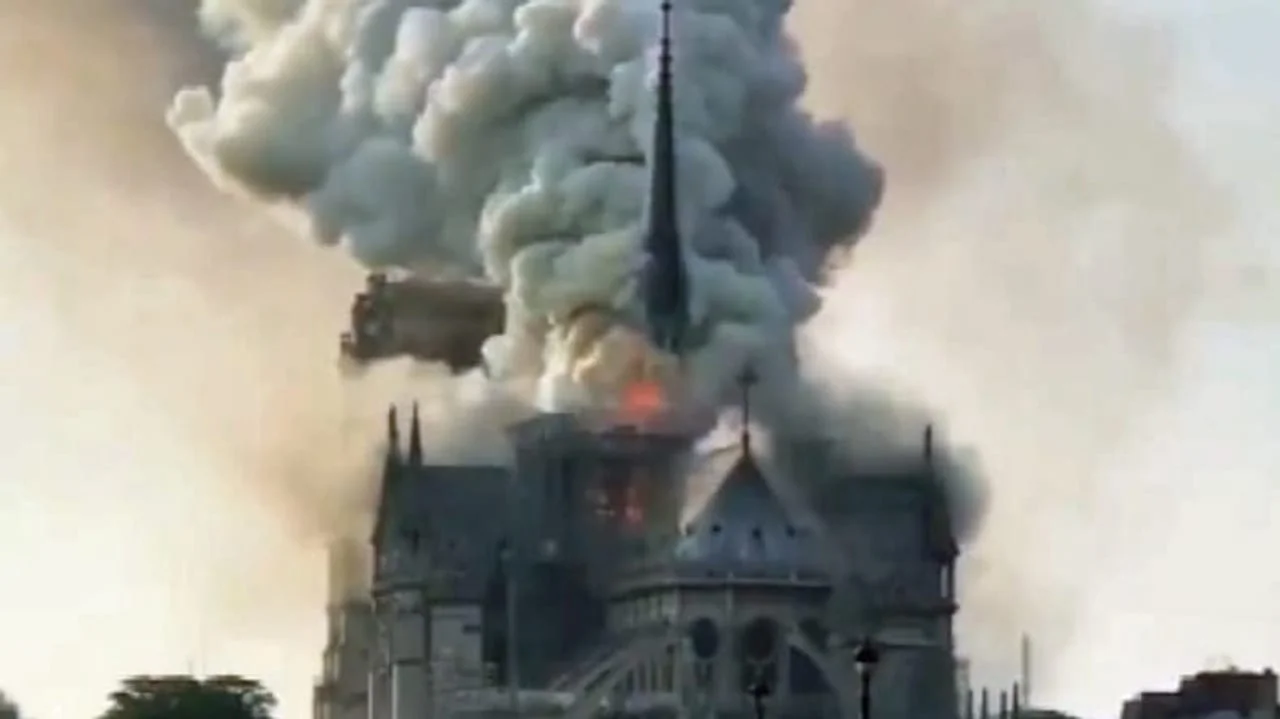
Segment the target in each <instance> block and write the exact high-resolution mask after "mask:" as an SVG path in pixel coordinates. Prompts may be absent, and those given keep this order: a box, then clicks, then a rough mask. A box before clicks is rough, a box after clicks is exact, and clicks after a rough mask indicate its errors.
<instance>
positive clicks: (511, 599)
mask: <svg viewBox="0 0 1280 719" xmlns="http://www.w3.org/2000/svg"><path fill="white" fill-rule="evenodd" d="M499 555H500V558H501V561H502V570H503V573H504V574H506V577H505V578H506V584H507V587H506V590H507V591H506V594H507V596H506V600H507V602H506V604H507V606H506V610H507V652H506V654H507V692H508V693H509V695H510V700H511V713H512V715H513V716H519V715H520V642H519V641H518V640H517V638H516V626H517V624H518V621H517V617H516V600H517V597H516V566H515V550H514V549H513V548H512V546H511V542H509V541H507V540H503V542H502V545H501V549H500V550H499Z"/></svg>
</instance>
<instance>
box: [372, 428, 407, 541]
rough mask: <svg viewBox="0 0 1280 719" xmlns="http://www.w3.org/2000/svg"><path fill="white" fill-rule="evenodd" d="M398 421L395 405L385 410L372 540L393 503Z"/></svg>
mask: <svg viewBox="0 0 1280 719" xmlns="http://www.w3.org/2000/svg"><path fill="white" fill-rule="evenodd" d="M400 459H401V457H400V423H399V420H398V419H397V417H396V406H395V405H391V408H390V409H388V410H387V454H386V458H385V460H384V461H383V464H382V486H381V487H380V488H379V494H378V509H377V514H376V518H375V519H374V527H373V540H374V541H375V542H376V541H378V539H379V537H381V536H382V530H383V527H384V526H386V523H387V513H388V512H390V511H391V506H392V504H393V503H394V501H395V500H394V494H395V487H396V484H397V483H398V480H399V478H400V468H401V466H402V464H401V461H400Z"/></svg>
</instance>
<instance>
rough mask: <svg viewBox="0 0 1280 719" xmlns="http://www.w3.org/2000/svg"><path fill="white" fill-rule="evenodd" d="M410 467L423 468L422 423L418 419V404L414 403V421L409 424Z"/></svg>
mask: <svg viewBox="0 0 1280 719" xmlns="http://www.w3.org/2000/svg"><path fill="white" fill-rule="evenodd" d="M409 465H410V466H413V467H421V466H422V422H421V421H420V420H419V419H418V403H417V402H414V403H413V419H412V420H411V421H410V424H409Z"/></svg>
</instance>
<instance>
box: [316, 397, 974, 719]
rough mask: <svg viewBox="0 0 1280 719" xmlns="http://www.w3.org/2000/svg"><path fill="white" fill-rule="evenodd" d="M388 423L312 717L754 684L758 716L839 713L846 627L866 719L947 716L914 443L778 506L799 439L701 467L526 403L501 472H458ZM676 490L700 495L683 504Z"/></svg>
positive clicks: (846, 704)
mask: <svg viewBox="0 0 1280 719" xmlns="http://www.w3.org/2000/svg"><path fill="white" fill-rule="evenodd" d="M388 433H389V437H388V449H387V453H386V461H385V466H384V470H383V478H382V496H381V502H380V505H379V509H378V516H377V528H376V531H375V533H374V536H373V538H372V546H371V551H372V557H373V562H372V565H373V566H372V578H371V579H372V582H371V586H372V591H371V593H370V595H369V596H368V597H367V598H357V599H345V600H341V601H335V602H334V605H333V606H332V607H331V608H330V614H329V616H330V632H329V635H330V636H329V638H330V642H329V647H328V648H327V650H326V653H325V672H324V675H323V677H322V679H321V682H320V684H319V686H318V687H317V690H316V705H315V713H316V719H409V718H413V719H425V718H426V717H443V716H456V715H463V714H509V713H512V712H516V713H519V714H522V715H543V714H545V715H548V716H572V717H582V718H583V719H585V718H586V717H595V716H599V715H601V714H611V715H615V714H619V713H623V714H632V713H652V712H658V713H663V714H666V713H670V714H672V715H685V714H688V715H705V716H750V715H751V712H752V706H751V700H750V698H749V697H748V696H747V694H746V692H745V689H746V688H747V687H748V686H750V685H751V684H753V683H757V682H763V683H764V684H765V685H766V686H768V687H769V688H770V690H771V692H770V694H771V695H770V696H769V698H768V699H767V700H766V706H767V711H768V713H769V714H770V715H771V716H787V717H797V718H799V717H833V718H834V717H847V718H849V719H852V717H854V716H856V715H857V712H858V710H857V706H858V686H859V684H858V681H857V677H856V674H855V671H854V667H853V664H852V661H851V658H850V657H851V654H852V652H851V650H850V649H849V645H850V644H851V643H852V642H854V641H857V640H858V639H860V638H863V637H867V636H869V637H871V638H872V639H873V640H874V641H875V642H877V643H878V644H879V645H880V647H881V648H882V657H883V660H882V662H881V665H880V667H879V668H878V669H877V672H876V676H875V681H874V686H873V701H874V703H875V706H876V707H877V710H876V714H877V715H878V716H883V717H903V718H904V719H905V717H912V718H913V719H915V718H917V717H921V718H923V717H936V718H937V719H956V715H957V707H958V702H957V698H956V680H955V660H954V651H953V649H954V647H953V639H952V630H951V624H952V617H953V615H954V613H955V610H956V604H955V601H954V596H955V575H954V568H955V561H956V555H957V551H956V542H955V539H954V537H953V535H952V531H951V526H950V521H949V513H948V510H947V506H946V500H945V496H944V493H943V492H942V488H941V487H940V484H939V482H938V480H937V477H936V474H935V472H934V470H933V466H932V464H931V457H930V455H931V451H930V450H929V446H928V445H929V440H928V438H927V436H926V440H925V443H924V447H923V448H922V450H921V452H920V453H919V456H918V457H917V458H916V459H915V460H913V461H910V462H905V463H903V464H902V465H901V466H899V467H896V468H888V469H886V468H880V469H878V470H877V471H875V472H866V473H858V472H856V471H855V472H853V473H850V472H849V471H848V470H843V471H844V473H845V474H846V475H848V476H841V477H834V478H831V479H832V480H834V481H808V482H804V483H803V484H804V485H805V486H824V487H829V488H832V489H828V490H826V493H825V494H822V495H821V496H808V497H795V498H794V499H792V500H791V501H784V500H783V499H782V498H781V497H782V495H780V493H779V492H778V491H776V490H777V488H778V487H779V486H780V485H781V484H782V483H785V482H787V481H788V476H794V475H795V473H800V472H807V473H814V472H830V471H833V470H832V469H831V467H833V466H835V465H834V463H829V462H824V461H823V459H822V457H823V454H824V452H823V450H822V445H821V443H817V442H795V443H793V446H794V447H795V451H792V452H790V453H789V455H790V456H792V459H790V460H787V461H782V460H766V459H764V458H762V457H760V456H758V453H757V452H756V451H755V450H753V448H752V447H751V444H750V441H749V436H746V435H744V438H743V441H742V442H741V443H740V446H735V447H730V448H728V449H724V450H721V451H719V452H713V453H708V454H706V455H702V456H700V455H699V454H698V453H696V452H694V451H693V450H692V447H693V445H694V443H693V438H692V437H688V436H682V435H680V434H679V433H674V432H663V431H660V430H658V429H655V428H653V427H649V428H645V429H640V428H636V427H633V426H625V425H623V426H608V425H606V426H589V425H588V423H587V422H586V421H585V420H584V419H583V418H580V417H575V416H570V415H560V414H548V415H541V416H537V417H535V418H533V419H531V420H529V421H526V422H524V423H522V424H519V425H517V426H515V427H512V428H511V432H510V438H511V443H512V450H513V451H512V456H513V461H512V462H511V464H510V466H493V467H458V466H437V465H433V464H430V463H428V462H426V461H425V460H424V457H423V451H422V438H421V427H420V426H419V424H418V422H417V419H416V416H415V417H414V419H413V420H412V422H411V425H410V427H409V432H408V435H409V436H408V439H407V442H404V443H402V442H401V441H400V438H399V434H400V433H399V429H398V427H397V426H396V425H395V422H394V419H393V421H392V425H391V427H390V428H389V432H388ZM777 446H779V443H778V442H777V441H776V440H775V447H777ZM809 479H813V478H812V477H810V478H809ZM691 481H697V482H700V483H701V482H707V483H709V485H710V486H714V487H715V488H714V490H713V491H711V492H710V493H709V496H707V497H705V498H704V500H703V501H701V502H694V501H690V500H689V499H688V497H689V494H690V492H689V487H688V484H689V482H691ZM793 484H801V483H793ZM783 494H786V493H783ZM833 596H838V597H839V599H838V600H833Z"/></svg>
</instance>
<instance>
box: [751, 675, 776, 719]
mask: <svg viewBox="0 0 1280 719" xmlns="http://www.w3.org/2000/svg"><path fill="white" fill-rule="evenodd" d="M771 693H772V692H770V691H769V685H768V684H766V683H765V681H764V677H756V680H755V681H754V682H752V683H751V686H749V687H747V696H749V697H751V705H752V706H753V707H755V710H756V719H764V700H765V698H766V697H768V696H769V695H770V694H771Z"/></svg>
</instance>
